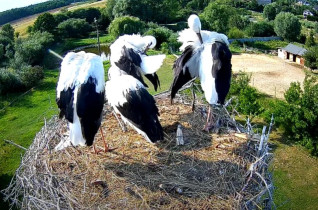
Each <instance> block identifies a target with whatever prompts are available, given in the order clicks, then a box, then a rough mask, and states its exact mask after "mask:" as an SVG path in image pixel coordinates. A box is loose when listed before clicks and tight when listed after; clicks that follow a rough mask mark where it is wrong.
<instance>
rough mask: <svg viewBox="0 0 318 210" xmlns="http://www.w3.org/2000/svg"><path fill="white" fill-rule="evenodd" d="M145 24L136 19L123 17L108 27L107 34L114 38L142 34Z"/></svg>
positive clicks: (116, 19)
mask: <svg viewBox="0 0 318 210" xmlns="http://www.w3.org/2000/svg"><path fill="white" fill-rule="evenodd" d="M145 25H146V24H145V22H143V21H141V20H140V19H139V18H137V17H131V16H123V17H119V18H115V19H114V20H113V21H112V22H111V23H110V25H109V27H108V33H109V34H111V35H113V36H114V37H118V36H120V35H122V34H134V33H135V34H137V33H143V31H144V29H145Z"/></svg>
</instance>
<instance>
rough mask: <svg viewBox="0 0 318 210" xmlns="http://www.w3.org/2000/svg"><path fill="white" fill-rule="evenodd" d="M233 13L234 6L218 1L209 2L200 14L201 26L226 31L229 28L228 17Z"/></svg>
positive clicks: (221, 31)
mask: <svg viewBox="0 0 318 210" xmlns="http://www.w3.org/2000/svg"><path fill="white" fill-rule="evenodd" d="M234 15H235V8H233V7H231V6H229V5H225V4H220V3H219V2H211V3H210V4H209V5H208V6H207V7H206V8H205V9H204V11H203V13H202V14H201V15H200V19H201V20H202V23H203V26H204V27H203V28H207V29H209V30H213V31H217V32H220V33H227V32H228V30H229V29H230V26H229V22H230V18H231V16H234Z"/></svg>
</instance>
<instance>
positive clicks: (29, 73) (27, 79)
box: [19, 66, 44, 88]
mask: <svg viewBox="0 0 318 210" xmlns="http://www.w3.org/2000/svg"><path fill="white" fill-rule="evenodd" d="M19 77H20V80H21V82H22V84H23V85H24V87H26V88H30V87H32V86H34V85H36V84H37V83H38V82H39V81H41V80H42V79H43V78H44V72H43V68H42V67H41V66H34V67H32V66H24V67H23V68H22V69H21V71H20V72H19Z"/></svg>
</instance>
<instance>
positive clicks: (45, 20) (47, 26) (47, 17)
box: [33, 12, 57, 34]
mask: <svg viewBox="0 0 318 210" xmlns="http://www.w3.org/2000/svg"><path fill="white" fill-rule="evenodd" d="M56 26H57V24H56V21H55V18H54V16H53V15H52V14H51V13H48V12H46V13H44V14H41V15H39V16H38V18H37V19H36V20H35V22H34V24H33V31H40V32H44V31H47V32H49V33H52V34H53V33H54V30H55V27H56Z"/></svg>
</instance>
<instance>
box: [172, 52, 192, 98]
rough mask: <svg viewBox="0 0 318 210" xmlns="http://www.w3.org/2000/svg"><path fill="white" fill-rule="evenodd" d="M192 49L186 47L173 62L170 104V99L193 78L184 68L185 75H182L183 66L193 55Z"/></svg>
mask: <svg viewBox="0 0 318 210" xmlns="http://www.w3.org/2000/svg"><path fill="white" fill-rule="evenodd" d="M193 50H194V49H193V47H191V46H188V47H186V49H185V50H184V51H183V53H182V55H181V56H180V57H179V58H178V59H177V60H176V61H175V62H174V65H173V69H174V80H173V83H172V85H171V87H170V89H171V96H170V97H171V102H172V99H173V98H174V97H175V96H176V94H177V92H178V90H179V89H180V88H181V87H182V86H183V85H184V84H186V83H187V82H189V81H190V80H191V79H193V77H191V74H190V72H189V69H188V68H186V70H185V73H183V68H184V65H185V64H186V63H187V62H188V61H189V60H190V58H191V56H192V55H193Z"/></svg>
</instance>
